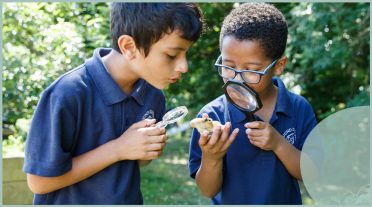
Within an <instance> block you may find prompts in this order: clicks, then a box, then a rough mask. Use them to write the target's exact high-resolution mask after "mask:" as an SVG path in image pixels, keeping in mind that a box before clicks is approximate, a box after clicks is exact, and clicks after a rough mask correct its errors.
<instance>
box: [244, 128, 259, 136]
mask: <svg viewBox="0 0 372 207" xmlns="http://www.w3.org/2000/svg"><path fill="white" fill-rule="evenodd" d="M261 131H262V130H257V129H251V128H248V129H246V130H245V133H246V134H247V135H248V136H249V137H258V136H261V133H262V132H261Z"/></svg>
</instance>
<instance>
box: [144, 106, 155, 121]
mask: <svg viewBox="0 0 372 207" xmlns="http://www.w3.org/2000/svg"><path fill="white" fill-rule="evenodd" d="M154 118H155V115H154V111H153V110H151V109H150V110H148V111H146V113H145V115H143V117H142V120H143V119H154Z"/></svg>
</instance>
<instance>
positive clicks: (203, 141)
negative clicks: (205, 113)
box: [199, 132, 209, 146]
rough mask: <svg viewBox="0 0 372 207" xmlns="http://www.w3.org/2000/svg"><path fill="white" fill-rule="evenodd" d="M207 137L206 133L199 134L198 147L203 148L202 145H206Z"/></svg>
mask: <svg viewBox="0 0 372 207" xmlns="http://www.w3.org/2000/svg"><path fill="white" fill-rule="evenodd" d="M208 136H209V134H208V132H203V133H201V134H200V139H199V145H200V146H204V145H206V144H207V142H208Z"/></svg>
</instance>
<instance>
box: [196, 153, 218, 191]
mask: <svg viewBox="0 0 372 207" xmlns="http://www.w3.org/2000/svg"><path fill="white" fill-rule="evenodd" d="M222 166H223V162H222V159H221V160H205V159H203V158H202V162H201V165H200V168H199V170H198V172H197V173H196V177H195V180H196V184H197V185H198V187H199V190H200V192H201V193H202V194H203V195H204V196H206V197H209V198H213V197H214V196H215V195H216V194H217V193H218V192H219V191H220V188H221V185H222V179H223V177H222Z"/></svg>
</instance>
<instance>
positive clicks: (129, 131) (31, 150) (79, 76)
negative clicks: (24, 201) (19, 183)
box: [24, 3, 203, 204]
mask: <svg viewBox="0 0 372 207" xmlns="http://www.w3.org/2000/svg"><path fill="white" fill-rule="evenodd" d="M202 26H203V24H202V16H201V12H200V10H199V8H198V7H197V6H196V5H195V4H191V3H177V4H175V3H156V4H155V3H113V4H112V5H111V37H112V47H113V49H109V48H98V49H96V50H95V51H94V54H93V57H92V58H90V59H88V60H87V61H86V62H85V63H84V64H82V65H81V66H79V67H77V68H76V69H74V70H72V71H70V72H68V73H66V74H64V75H62V76H61V77H60V78H58V79H57V80H56V81H55V82H54V83H52V84H51V85H50V86H49V87H48V88H47V89H46V90H45V91H44V92H43V93H42V96H41V99H40V101H39V103H38V106H37V108H36V111H35V113H34V116H33V120H32V124H31V128H30V131H29V134H28V137H27V143H26V150H25V151H26V152H25V155H26V156H25V164H24V171H25V172H26V173H27V179H28V184H29V187H30V189H31V190H32V191H33V192H34V193H35V197H34V204H142V203H143V199H142V194H141V190H140V171H139V166H142V165H146V164H148V163H149V161H150V160H152V159H156V158H158V157H159V156H160V155H161V154H162V152H163V149H164V147H165V144H166V139H167V136H166V131H165V129H164V128H158V127H155V126H154V123H155V121H156V120H158V121H159V120H160V119H161V117H162V116H163V114H164V112H165V98H164V95H163V93H162V92H161V89H164V88H165V87H167V86H168V85H169V84H171V83H174V82H176V81H177V80H178V79H180V78H181V75H182V73H186V72H187V70H188V67H187V60H186V51H187V50H188V49H189V47H190V46H191V44H192V43H193V42H195V41H196V40H197V39H198V38H199V36H200V34H201V31H202ZM146 117H152V118H153V119H144V118H146ZM143 119H144V120H143Z"/></svg>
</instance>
